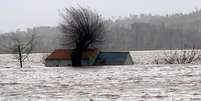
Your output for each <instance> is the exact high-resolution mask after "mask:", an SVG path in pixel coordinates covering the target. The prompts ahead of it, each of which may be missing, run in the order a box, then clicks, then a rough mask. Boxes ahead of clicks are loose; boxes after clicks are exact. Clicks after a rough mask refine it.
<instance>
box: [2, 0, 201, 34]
mask: <svg viewBox="0 0 201 101" xmlns="http://www.w3.org/2000/svg"><path fill="white" fill-rule="evenodd" d="M77 4H79V5H81V6H86V7H88V8H91V9H94V10H96V11H97V12H99V13H100V14H102V15H103V16H104V17H105V18H109V17H111V16H114V17H118V16H128V15H129V14H140V13H151V14H160V15H165V14H173V13H177V12H178V13H180V12H182V13H189V12H191V11H193V10H195V9H201V0H0V32H9V31H15V30H16V29H18V28H20V29H25V28H31V27H33V26H56V25H58V23H59V21H61V18H60V16H59V13H58V11H59V10H62V9H63V8H64V7H71V6H76V5H77Z"/></svg>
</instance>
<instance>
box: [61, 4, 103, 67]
mask: <svg viewBox="0 0 201 101" xmlns="http://www.w3.org/2000/svg"><path fill="white" fill-rule="evenodd" d="M62 17H63V19H64V21H63V22H62V23H61V24H60V25H61V30H62V32H63V33H64V41H63V43H64V46H65V47H67V48H73V49H74V50H73V52H72V56H71V60H72V65H73V66H81V65H82V64H81V57H82V55H83V53H84V52H85V51H86V50H87V49H88V48H97V47H98V46H99V45H100V43H102V42H103V39H104V32H105V24H104V21H103V20H102V17H101V16H100V15H99V14H98V13H96V12H94V11H92V10H89V9H87V8H83V7H79V8H74V7H72V8H66V9H65V12H64V13H62Z"/></svg>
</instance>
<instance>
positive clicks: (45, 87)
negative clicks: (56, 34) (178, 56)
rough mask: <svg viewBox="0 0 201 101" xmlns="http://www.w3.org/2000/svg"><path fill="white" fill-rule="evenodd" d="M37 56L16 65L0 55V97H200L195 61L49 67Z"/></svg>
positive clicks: (81, 100) (177, 100) (49, 100)
mask: <svg viewBox="0 0 201 101" xmlns="http://www.w3.org/2000/svg"><path fill="white" fill-rule="evenodd" d="M132 54H133V53H132ZM134 54H137V53H134ZM139 54H142V53H138V55H135V56H139ZM145 54H146V53H145ZM147 54H148V53H147ZM143 56H144V57H145V55H143ZM40 57H42V55H41V54H34V55H32V57H31V58H30V62H27V63H26V65H25V67H24V68H19V67H18V66H16V65H17V63H16V62H15V60H13V59H11V56H10V55H0V58H1V59H0V101H1V100H2V101H89V100H90V99H91V100H92V99H93V101H201V65H153V64H149V63H148V62H146V61H145V60H146V59H145V60H143V59H141V60H140V61H142V62H145V63H144V64H148V65H140V64H137V65H130V66H102V67H86V68H72V67H51V68H49V67H44V66H43V64H42V63H41V60H40ZM147 57H149V56H147ZM134 58H135V59H136V57H134ZM140 61H138V63H140ZM150 61H151V60H150Z"/></svg>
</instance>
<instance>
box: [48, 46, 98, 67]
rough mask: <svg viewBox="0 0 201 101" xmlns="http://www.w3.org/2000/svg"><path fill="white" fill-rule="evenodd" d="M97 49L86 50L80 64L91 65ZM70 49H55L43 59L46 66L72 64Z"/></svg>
mask: <svg viewBox="0 0 201 101" xmlns="http://www.w3.org/2000/svg"><path fill="white" fill-rule="evenodd" d="M98 52H99V51H98V49H89V50H87V51H86V52H85V53H84V54H83V57H82V61H81V62H82V65H83V66H90V65H93V64H94V62H95V59H96V56H97V54H98ZM71 53H72V50H71V49H56V50H54V52H52V53H51V54H50V55H49V56H48V57H47V58H46V59H45V66H46V67H62V66H72V61H71Z"/></svg>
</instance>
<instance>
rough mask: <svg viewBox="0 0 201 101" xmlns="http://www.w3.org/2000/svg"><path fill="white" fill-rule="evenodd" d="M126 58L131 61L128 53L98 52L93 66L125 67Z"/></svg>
mask: <svg viewBox="0 0 201 101" xmlns="http://www.w3.org/2000/svg"><path fill="white" fill-rule="evenodd" d="M127 58H129V59H130V61H132V59H131V56H130V54H129V52H100V53H99V54H98V56H97V58H96V61H95V65H125V61H126V60H127ZM132 63H133V62H132Z"/></svg>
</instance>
